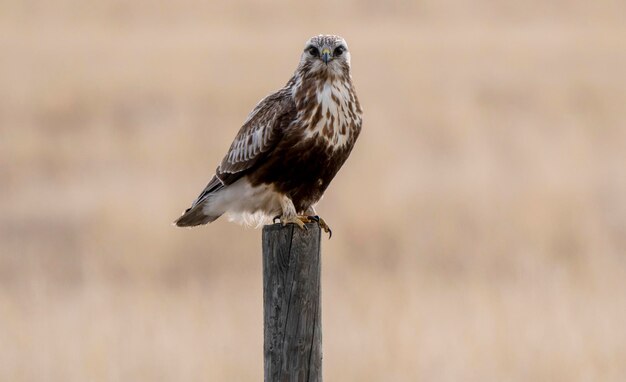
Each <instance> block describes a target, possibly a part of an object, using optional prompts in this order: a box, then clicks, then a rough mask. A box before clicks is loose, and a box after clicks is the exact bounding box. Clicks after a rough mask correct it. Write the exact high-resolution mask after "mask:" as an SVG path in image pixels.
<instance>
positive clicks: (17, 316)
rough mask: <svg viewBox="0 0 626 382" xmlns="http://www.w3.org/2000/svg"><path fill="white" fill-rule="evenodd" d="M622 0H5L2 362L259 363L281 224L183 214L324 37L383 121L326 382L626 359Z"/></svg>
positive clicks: (367, 164)
mask: <svg viewBox="0 0 626 382" xmlns="http://www.w3.org/2000/svg"><path fill="white" fill-rule="evenodd" d="M625 14H626V3H623V2H622V3H620V2H614V1H608V0H607V1H597V2H582V1H573V2H571V1H563V0H555V1H551V2H539V1H531V2H523V3H520V2H513V1H504V2H499V3H492V2H489V1H477V2H467V1H458V2H452V1H444V2H441V1H435V0H429V1H421V2H408V1H399V0H397V1H390V2H385V3H382V2H381V3H377V2H373V1H368V0H362V1H357V0H353V1H347V2H344V3H342V5H336V4H331V3H330V2H326V1H318V2H315V4H310V5H305V4H304V3H302V4H298V5H295V4H292V3H291V2H287V1H269V2H264V3H263V4H257V3H248V2H244V1H231V2H226V1H224V2H200V1H192V0H183V1H179V2H160V3H154V2H151V1H146V0H142V1H134V2H130V1H116V0H106V1H100V2H97V3H92V2H81V1H77V0H66V1H60V0H55V1H51V2H40V1H30V2H23V1H14V0H8V1H1V2H0V48H1V51H2V53H1V54H0V184H1V185H2V186H1V187H0V380H2V381H16V382H17V381H255V380H260V378H261V375H262V368H263V364H262V296H261V293H262V289H261V286H262V285H261V261H260V232H259V231H258V230H253V229H245V228H242V227H239V226H236V225H233V224H229V223H228V222H226V221H222V220H219V221H217V222H216V223H214V224H212V225H210V226H208V227H203V228H201V229H195V230H184V229H175V228H173V227H172V226H171V225H170V223H171V221H172V220H173V219H175V218H176V217H177V216H178V215H179V213H180V212H181V211H182V210H183V209H184V208H185V207H187V206H188V204H189V203H190V202H191V201H192V199H193V198H194V197H195V196H196V195H197V193H198V192H199V191H200V190H201V188H202V187H203V186H204V185H205V184H206V182H207V181H208V179H209V177H210V176H211V175H212V172H213V170H214V168H215V166H216V165H217V163H218V161H219V160H220V159H221V158H222V155H223V154H224V153H225V151H226V149H227V148H228V146H229V145H230V142H231V140H232V138H233V137H234V135H235V133H236V131H237V130H238V128H239V126H240V124H241V122H242V121H243V120H244V119H245V117H246V115H247V113H248V112H249V111H250V110H251V108H252V107H253V106H254V105H255V103H256V102H257V101H258V100H259V99H260V98H261V97H263V96H265V95H266V94H268V93H269V92H271V91H273V90H275V89H278V88H279V87H281V86H282V85H283V84H284V83H285V82H286V81H287V80H288V78H289V76H290V75H291V73H292V72H293V70H294V69H295V66H296V64H297V62H298V58H299V54H300V52H301V49H302V47H303V44H304V42H305V41H306V39H307V38H308V37H310V36H311V35H314V34H319V33H337V34H341V35H343V36H344V37H345V38H346V39H347V41H348V43H349V44H350V48H351V50H352V60H353V76H354V80H355V83H356V86H357V90H358V91H359V96H360V98H361V103H362V105H363V108H364V110H365V124H364V130H363V133H362V136H361V138H360V140H359V142H358V144H357V147H356V149H355V151H354V152H353V155H352V156H351V158H350V160H349V161H348V163H347V164H346V166H345V167H344V169H343V170H342V171H341V172H340V174H339V176H338V177H337V179H336V180H335V181H334V183H333V184H332V185H331V187H330V189H329V192H328V193H327V195H326V197H325V199H324V200H323V201H322V202H321V203H320V204H319V208H318V211H319V212H320V213H321V214H322V215H323V216H324V217H325V218H326V220H327V221H328V222H329V223H330V224H331V226H332V227H333V230H334V232H335V235H334V236H333V239H332V240H330V241H327V240H326V241H324V243H323V247H324V251H323V252H324V253H323V255H324V259H323V284H322V285H323V286H322V288H323V328H324V374H325V377H326V379H327V380H329V381H460V380H462V381H623V380H626V325H625V323H626V172H625V170H624V166H625V164H626V111H625V105H626V69H625V68H626V23H625V22H624V21H625V20H624V15H625Z"/></svg>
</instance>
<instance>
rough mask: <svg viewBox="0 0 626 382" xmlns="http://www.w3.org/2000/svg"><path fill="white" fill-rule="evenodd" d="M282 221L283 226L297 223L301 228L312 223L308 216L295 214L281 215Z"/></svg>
mask: <svg viewBox="0 0 626 382" xmlns="http://www.w3.org/2000/svg"><path fill="white" fill-rule="evenodd" d="M280 222H281V223H282V225H283V227H284V226H286V225H287V224H290V223H291V224H295V225H297V226H298V227H300V229H307V228H306V225H305V224H306V223H310V220H309V217H308V216H302V215H293V216H288V217H283V216H281V217H280Z"/></svg>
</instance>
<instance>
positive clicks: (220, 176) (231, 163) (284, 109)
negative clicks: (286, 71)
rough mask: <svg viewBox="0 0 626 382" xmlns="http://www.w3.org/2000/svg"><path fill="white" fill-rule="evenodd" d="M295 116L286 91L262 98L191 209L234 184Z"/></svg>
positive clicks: (261, 155)
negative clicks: (214, 193)
mask: <svg viewBox="0 0 626 382" xmlns="http://www.w3.org/2000/svg"><path fill="white" fill-rule="evenodd" d="M295 115H296V105H295V103H294V101H293V97H292V96H291V93H290V92H289V90H287V89H282V90H280V91H278V92H276V93H274V94H271V95H269V96H267V97H265V98H264V99H262V100H261V101H260V102H259V103H258V104H257V105H256V107H255V108H254V110H252V112H251V113H250V115H249V116H248V119H246V121H245V122H244V124H243V126H242V127H241V129H240V130H239V133H237V136H236V137H235V140H234V141H233V143H232V144H231V145H230V149H229V150H228V153H227V154H226V156H225V157H224V159H223V160H222V163H221V164H220V165H219V166H218V167H217V170H216V171H215V176H214V177H213V178H212V179H211V181H210V182H209V184H208V185H207V186H206V188H205V189H204V190H203V191H202V193H201V194H200V195H199V196H198V198H197V199H196V201H194V203H193V205H192V207H194V206H196V205H197V204H199V203H201V202H202V201H203V200H204V199H205V198H206V197H207V195H209V194H211V193H213V192H215V191H218V190H220V189H222V188H223V187H224V186H227V185H229V184H232V183H234V182H235V181H237V180H238V179H239V178H241V177H242V176H243V175H245V173H246V172H247V171H249V170H251V169H252V168H253V167H254V166H255V164H257V163H258V162H259V161H260V160H262V158H264V157H265V156H266V155H267V154H268V153H269V152H270V151H271V149H272V148H274V147H275V146H276V143H277V142H278V141H279V140H280V138H281V137H282V135H283V131H284V130H285V128H286V127H287V126H289V124H290V123H291V121H292V120H293V119H294V118H295Z"/></svg>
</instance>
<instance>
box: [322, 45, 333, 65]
mask: <svg viewBox="0 0 626 382" xmlns="http://www.w3.org/2000/svg"><path fill="white" fill-rule="evenodd" d="M321 57H322V61H324V63H325V64H326V65H328V61H330V59H331V58H332V56H331V52H330V49H329V48H324V49H322V54H321Z"/></svg>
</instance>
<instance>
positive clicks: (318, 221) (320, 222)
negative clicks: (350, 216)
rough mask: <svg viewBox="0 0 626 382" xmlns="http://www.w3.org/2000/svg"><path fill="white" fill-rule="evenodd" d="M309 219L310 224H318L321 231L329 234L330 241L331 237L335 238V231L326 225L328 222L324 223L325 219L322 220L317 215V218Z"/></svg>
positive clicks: (310, 217) (309, 217)
mask: <svg viewBox="0 0 626 382" xmlns="http://www.w3.org/2000/svg"><path fill="white" fill-rule="evenodd" d="M307 218H308V219H309V222H313V221H314V222H317V225H319V226H320V228H321V229H323V230H324V232H326V233H327V234H328V238H329V239H330V238H331V237H333V230H331V229H330V227H329V226H328V224H326V222H325V221H324V219H322V218H321V217H319V216H317V215H315V216H307Z"/></svg>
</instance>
